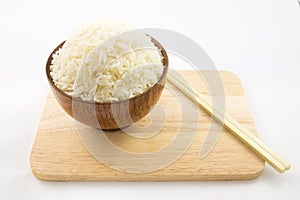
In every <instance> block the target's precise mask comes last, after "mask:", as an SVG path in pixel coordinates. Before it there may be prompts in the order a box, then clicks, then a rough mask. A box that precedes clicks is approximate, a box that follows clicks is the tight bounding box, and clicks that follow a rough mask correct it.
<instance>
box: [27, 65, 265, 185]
mask: <svg viewBox="0 0 300 200" xmlns="http://www.w3.org/2000/svg"><path fill="white" fill-rule="evenodd" d="M180 73H181V74H182V75H183V76H184V77H185V78H186V79H187V80H188V82H189V83H190V84H191V86H193V87H194V88H196V89H199V92H201V93H202V94H205V95H209V92H208V90H207V88H206V86H205V83H204V81H203V80H202V79H201V77H200V76H199V75H197V74H196V73H194V72H193V71H181V72H180ZM212 73H213V72H210V71H203V72H202V74H203V76H210V74H212ZM220 76H221V77H222V81H223V84H224V88H225V93H226V111H227V112H228V113H229V114H230V115H231V116H232V117H233V118H234V119H236V120H237V121H238V122H239V123H241V124H242V125H243V126H244V127H245V128H247V129H248V130H249V131H251V132H252V133H254V134H256V129H255V125H254V122H253V118H252V116H251V112H250V110H249V107H248V105H247V100H246V98H245V96H244V92H243V88H242V85H241V82H240V80H239V79H238V77H236V76H235V75H234V74H232V73H230V72H223V71H222V72H220ZM167 88H169V89H165V90H164V92H163V95H162V97H161V99H160V101H159V104H160V105H161V106H162V108H164V110H165V113H166V122H165V126H164V128H163V129H162V132H161V133H159V134H157V135H155V136H153V137H151V138H148V139H142V138H141V139H139V138H134V137H131V136H129V135H127V134H124V133H107V134H106V136H107V137H108V138H109V139H110V140H111V142H112V143H114V144H115V145H117V146H119V147H120V148H122V149H124V150H126V151H130V152H135V153H147V152H153V151H155V150H158V149H161V148H163V147H164V146H166V145H168V144H169V143H170V142H171V141H172V139H173V138H174V136H176V134H177V132H178V129H179V128H180V125H181V124H180V122H181V121H180V120H181V117H180V115H181V113H180V112H181V111H180V110H181V108H180V105H179V104H178V102H177V100H176V98H175V96H174V94H175V95H183V94H181V93H180V92H179V91H177V90H176V89H175V87H173V86H172V85H170V84H167ZM190 104H191V105H190V106H187V107H185V108H183V109H195V107H194V106H195V105H194V103H193V102H190ZM191 111H192V110H191ZM199 113H200V119H199V122H198V124H199V125H198V130H197V134H196V136H195V138H194V140H193V142H192V144H191V146H190V147H189V149H188V150H187V151H186V152H184V154H183V155H182V156H181V157H180V158H179V159H178V160H176V161H175V162H174V163H171V164H170V165H168V166H166V167H165V168H163V169H161V170H158V171H154V172H149V173H138V174H137V173H127V172H122V171H118V170H113V169H111V168H109V167H107V166H105V165H103V164H101V163H100V162H99V161H98V160H96V159H95V158H94V157H93V156H92V155H91V154H90V153H89V152H88V151H87V150H86V148H85V147H84V146H83V145H82V142H81V140H80V138H79V136H78V133H77V129H76V127H75V125H74V122H73V119H72V118H70V117H69V116H68V115H67V114H66V113H64V111H63V110H62V108H61V107H60V106H59V105H58V103H57V102H56V100H55V98H54V97H53V95H52V94H51V93H50V94H49V96H48V98H47V101H46V104H45V108H44V111H43V114H42V116H41V121H40V124H39V128H38V131H37V135H36V139H35V142H34V145H33V147H32V152H31V158H30V164H31V168H32V171H33V173H34V175H35V176H36V177H37V178H39V179H41V180H46V181H203V180H250V179H254V178H257V177H258V176H259V175H260V174H261V173H262V171H263V168H264V165H265V163H264V161H263V160H262V159H260V158H259V157H258V156H257V155H256V154H254V153H253V152H252V151H251V150H250V149H248V148H247V147H246V146H244V145H243V144H242V143H240V142H239V141H238V140H237V139H236V138H234V137H233V136H232V135H231V134H229V133H228V132H227V131H225V130H224V131H222V134H221V136H220V138H219V140H218V142H217V145H216V146H215V148H214V149H213V150H212V151H211V153H210V154H209V155H208V156H207V157H205V158H204V159H200V158H199V152H200V148H201V147H203V146H205V145H209V144H207V143H204V141H206V140H205V137H206V134H207V132H208V131H207V130H208V128H209V127H213V126H216V127H217V126H218V125H216V123H214V122H212V121H211V119H210V117H209V116H207V115H206V114H205V113H204V112H202V111H200V110H199ZM152 120H153V121H155V119H152ZM150 121H151V120H150V119H149V117H146V118H145V119H143V120H142V121H140V122H139V124H140V125H146V124H149V122H150ZM191 121H192V120H191ZM185 131H186V132H187V135H188V133H190V132H191V131H193V130H191V129H189V128H188V127H186V130H185ZM141 134H142V133H141ZM210 134H211V133H210ZM206 142H208V141H206ZM149 164H151V163H149ZM140 167H141V168H142V167H143V166H140Z"/></svg>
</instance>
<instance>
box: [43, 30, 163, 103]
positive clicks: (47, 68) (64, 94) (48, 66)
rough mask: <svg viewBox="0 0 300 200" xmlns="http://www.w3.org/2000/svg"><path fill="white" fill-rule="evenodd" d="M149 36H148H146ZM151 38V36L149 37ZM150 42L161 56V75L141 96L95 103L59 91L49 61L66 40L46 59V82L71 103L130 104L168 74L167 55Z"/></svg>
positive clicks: (161, 47) (160, 47) (158, 46)
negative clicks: (51, 73) (162, 68)
mask: <svg viewBox="0 0 300 200" xmlns="http://www.w3.org/2000/svg"><path fill="white" fill-rule="evenodd" d="M147 36H149V35H147ZM149 37H151V36H149ZM151 41H152V42H153V43H154V45H155V46H156V47H157V48H158V49H159V50H160V52H161V54H162V63H163V67H164V70H163V73H162V74H161V76H160V78H159V79H158V81H157V82H156V83H155V84H154V85H153V86H152V87H150V88H148V89H147V90H146V91H144V92H143V93H141V94H138V95H136V96H133V97H131V98H128V99H123V100H119V101H112V102H97V101H87V100H82V99H80V98H78V97H73V96H71V95H69V94H67V93H65V92H63V91H62V90H61V89H59V88H58V87H57V86H56V85H55V84H54V81H53V79H52V77H51V75H50V72H51V70H50V66H51V61H52V60H53V57H52V55H53V54H54V53H56V52H57V51H58V50H59V49H60V48H62V47H63V45H64V44H65V42H66V40H65V41H63V42H62V43H60V44H59V45H58V46H57V47H56V48H55V49H54V50H53V51H52V52H51V54H50V56H49V57H48V59H47V63H46V76H47V79H48V82H49V83H50V85H51V87H52V88H53V89H55V91H57V92H59V93H60V94H62V95H63V96H65V97H67V98H69V99H71V100H72V101H79V102H81V103H85V104H93V105H112V104H120V103H126V102H130V101H134V100H135V99H137V98H139V97H141V96H142V95H144V94H145V93H148V92H150V91H151V90H152V89H153V88H154V87H155V86H157V85H160V84H159V83H160V82H161V81H162V79H163V78H164V77H165V76H166V75H167V72H168V67H169V58H168V54H167V52H166V50H165V49H164V47H163V46H162V45H161V44H160V43H159V42H158V41H157V40H155V39H154V38H153V37H151Z"/></svg>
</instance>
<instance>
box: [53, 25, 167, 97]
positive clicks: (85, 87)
mask: <svg viewBox="0 0 300 200" xmlns="http://www.w3.org/2000/svg"><path fill="white" fill-rule="evenodd" d="M129 30H132V27H131V26H130V25H128V24H124V23H122V22H116V21H107V20H101V21H98V22H96V23H92V24H90V25H87V26H85V27H83V28H81V29H80V30H78V31H77V32H75V33H74V34H73V35H72V36H71V37H70V38H69V39H68V40H67V41H66V42H65V44H64V46H63V47H62V48H61V49H60V50H59V51H57V52H56V53H55V54H53V56H52V57H53V60H52V65H51V67H50V69H51V73H50V75H51V77H52V79H53V81H54V84H55V85H56V86H57V87H58V88H59V89H61V90H62V91H63V92H65V93H67V94H69V95H72V96H74V97H79V98H81V99H83V100H89V101H96V102H111V101H118V100H123V99H128V98H131V97H133V96H135V95H138V94H141V93H142V92H144V91H146V90H147V89H148V88H149V87H151V86H153V85H154V84H155V83H156V82H157V81H158V79H159V78H160V77H161V75H162V72H163V66H162V57H161V54H160V52H159V50H158V49H157V48H156V47H155V46H154V44H153V43H152V42H151V38H150V37H148V36H146V35H145V34H143V33H138V32H137V33H134V34H126V33H125V34H121V33H124V32H126V31H129ZM119 34H121V35H119ZM100 44H101V45H100ZM139 47H152V48H151V49H148V50H146V49H142V50H138V51H132V50H133V49H136V48H139Z"/></svg>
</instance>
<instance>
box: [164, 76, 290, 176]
mask: <svg viewBox="0 0 300 200" xmlns="http://www.w3.org/2000/svg"><path fill="white" fill-rule="evenodd" d="M168 80H169V81H170V82H171V83H172V84H173V85H175V86H176V87H177V88H178V89H179V90H180V91H181V92H183V93H184V94H185V95H186V96H187V97H189V98H190V99H191V100H192V101H194V102H195V103H196V104H198V105H199V107H200V108H201V109H202V110H203V111H205V112H206V113H207V114H209V115H210V116H211V117H212V118H213V119H214V120H216V121H217V122H218V123H219V124H221V125H223V126H224V128H226V129H227V130H228V131H229V132H230V133H231V134H232V135H234V136H235V137H236V138H238V139H239V140H240V141H241V142H242V143H244V144H245V145H247V146H248V147H249V148H250V149H251V150H252V151H254V152H255V153H256V154H258V155H259V156H260V157H261V158H262V159H264V160H265V161H266V162H267V163H269V164H270V165H271V166H272V167H273V168H274V169H276V170H277V171H278V172H279V173H284V172H285V171H287V170H289V169H290V168H291V165H290V164H289V163H288V162H287V161H285V160H284V159H282V158H281V157H280V156H278V155H277V154H275V153H274V152H273V151H272V150H271V149H270V148H269V147H267V146H266V145H265V144H264V143H263V142H262V141H261V140H259V139H258V138H257V137H256V136H255V135H253V134H252V133H251V132H250V131H248V130H247V129H246V128H244V127H243V126H242V125H241V124H239V123H238V122H237V121H236V120H234V119H233V118H232V117H230V116H229V115H228V114H226V113H222V112H220V111H219V110H218V109H217V108H215V107H213V105H212V104H211V103H210V102H209V101H207V100H206V99H205V97H204V96H203V95H202V94H200V93H199V92H197V91H196V90H195V89H193V88H192V87H191V86H189V85H188V84H187V83H185V82H184V81H183V80H182V78H181V77H180V76H179V75H178V74H177V73H176V72H175V71H172V70H169V72H168Z"/></svg>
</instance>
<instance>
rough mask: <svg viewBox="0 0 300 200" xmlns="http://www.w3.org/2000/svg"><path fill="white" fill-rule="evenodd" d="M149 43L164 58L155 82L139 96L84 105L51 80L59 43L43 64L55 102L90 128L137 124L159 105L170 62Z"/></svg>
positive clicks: (110, 127)
mask: <svg viewBox="0 0 300 200" xmlns="http://www.w3.org/2000/svg"><path fill="white" fill-rule="evenodd" d="M152 42H153V43H154V44H155V46H157V47H158V49H160V50H161V53H162V56H163V61H162V62H163V66H164V71H163V73H162V76H161V77H160V79H159V80H158V82H157V83H156V84H155V85H153V86H152V87H151V88H149V89H148V90H146V91H145V92H144V93H142V94H140V95H137V96H134V97H132V98H130V99H126V100H122V101H117V102H111V103H99V102H90V101H84V100H81V99H79V98H75V97H72V96H70V95H68V94H66V93H64V92H63V91H61V90H60V89H59V88H57V87H56V86H55V85H54V82H53V80H52V77H51V76H50V65H51V61H52V55H53V54H54V53H55V52H56V51H58V49H59V48H61V47H62V46H63V45H64V43H65V42H63V43H61V44H60V45H59V46H57V47H56V48H55V49H54V50H53V52H52V53H51V54H50V56H49V58H48V60H47V64H46V74H47V79H48V82H49V83H50V86H51V90H52V92H53V94H54V96H55V98H56V100H57V101H58V103H59V104H60V106H61V107H62V108H63V109H64V110H65V111H66V112H67V113H68V114H69V115H70V116H71V117H73V118H74V119H75V120H77V121H79V122H81V123H83V124H85V125H87V126H90V127H93V128H99V129H103V130H118V129H121V128H125V127H127V126H129V125H131V124H132V123H134V122H137V121H139V120H140V119H142V118H143V117H144V116H145V115H147V114H148V113H149V112H150V111H151V109H152V108H153V106H154V105H155V104H156V103H157V102H158V100H159V98H160V96H161V93H162V91H163V89H164V85H165V80H166V77H167V71H168V64H169V62H168V55H167V53H166V51H165V49H164V48H163V47H162V46H161V44H159V42H157V41H156V40H155V39H153V38H152Z"/></svg>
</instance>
